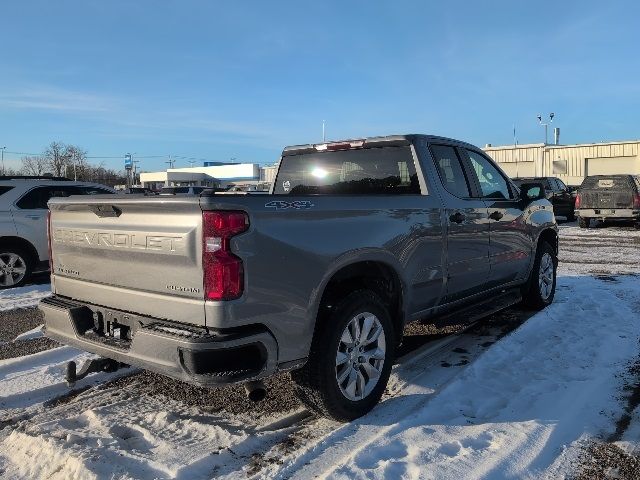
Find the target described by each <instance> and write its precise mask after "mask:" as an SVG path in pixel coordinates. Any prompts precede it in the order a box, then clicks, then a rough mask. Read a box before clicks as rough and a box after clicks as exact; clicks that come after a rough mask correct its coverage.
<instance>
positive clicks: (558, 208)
mask: <svg viewBox="0 0 640 480" xmlns="http://www.w3.org/2000/svg"><path fill="white" fill-rule="evenodd" d="M512 180H513V182H514V183H515V184H516V185H518V186H520V185H522V184H524V183H542V185H544V189H545V192H546V197H547V199H549V201H550V202H551V203H552V204H553V213H554V215H556V216H558V215H561V216H563V217H567V221H569V222H573V221H574V220H575V219H576V216H575V213H574V207H575V201H576V192H575V191H574V189H572V188H571V187H567V186H566V185H565V184H564V182H563V181H562V180H560V179H559V178H558V177H518V178H514V179H512Z"/></svg>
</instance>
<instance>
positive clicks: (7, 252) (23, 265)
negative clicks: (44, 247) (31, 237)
mask: <svg viewBox="0 0 640 480" xmlns="http://www.w3.org/2000/svg"><path fill="white" fill-rule="evenodd" d="M32 270H33V262H32V261H31V257H30V256H29V255H28V254H27V253H26V252H24V251H23V250H21V249H18V248H12V247H4V248H0V289H4V288H14V287H19V286H21V285H23V284H24V282H25V281H27V280H28V279H29V277H30V276H31V272H32Z"/></svg>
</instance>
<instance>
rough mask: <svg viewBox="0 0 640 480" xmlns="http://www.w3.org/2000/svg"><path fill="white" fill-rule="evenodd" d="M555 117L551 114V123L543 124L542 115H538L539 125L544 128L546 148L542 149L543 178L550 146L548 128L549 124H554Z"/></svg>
mask: <svg viewBox="0 0 640 480" xmlns="http://www.w3.org/2000/svg"><path fill="white" fill-rule="evenodd" d="M554 116H555V114H554V113H553V112H551V113H550V114H549V122H543V121H542V115H538V123H539V124H540V125H542V126H543V127H544V146H543V147H542V165H541V167H542V176H544V153H545V148H546V147H547V145H548V144H549V136H548V128H549V124H550V123H553V117H554Z"/></svg>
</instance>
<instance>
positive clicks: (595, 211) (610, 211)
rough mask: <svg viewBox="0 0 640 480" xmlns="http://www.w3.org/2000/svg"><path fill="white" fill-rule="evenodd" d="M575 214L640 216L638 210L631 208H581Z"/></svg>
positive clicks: (610, 216)
mask: <svg viewBox="0 0 640 480" xmlns="http://www.w3.org/2000/svg"><path fill="white" fill-rule="evenodd" d="M576 215H577V216H579V217H583V218H620V219H623V218H628V219H638V218H640V210H634V209H631V208H581V209H580V210H576Z"/></svg>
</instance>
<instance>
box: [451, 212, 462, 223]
mask: <svg viewBox="0 0 640 480" xmlns="http://www.w3.org/2000/svg"><path fill="white" fill-rule="evenodd" d="M465 218H466V217H465V216H464V215H463V214H462V213H460V212H456V213H454V214H453V215H451V216H450V217H449V220H451V221H452V222H454V223H462V222H464V219H465Z"/></svg>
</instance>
